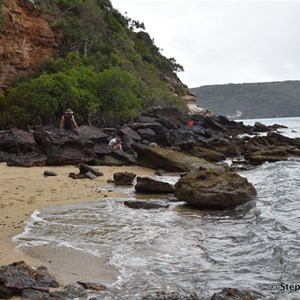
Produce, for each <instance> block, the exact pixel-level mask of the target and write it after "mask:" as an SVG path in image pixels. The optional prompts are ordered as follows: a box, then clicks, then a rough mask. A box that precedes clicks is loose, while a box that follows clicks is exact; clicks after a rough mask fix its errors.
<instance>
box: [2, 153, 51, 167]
mask: <svg viewBox="0 0 300 300" xmlns="http://www.w3.org/2000/svg"><path fill="white" fill-rule="evenodd" d="M46 163H47V156H46V155H45V154H42V153H26V154H25V155H15V156H13V157H11V158H9V159H8V160H7V165H8V166H10V167H11V166H16V167H33V166H38V167H42V166H45V165H46Z"/></svg>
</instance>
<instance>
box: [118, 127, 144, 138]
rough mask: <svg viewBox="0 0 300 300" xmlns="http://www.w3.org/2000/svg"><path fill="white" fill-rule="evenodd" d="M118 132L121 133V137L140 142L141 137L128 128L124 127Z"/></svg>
mask: <svg viewBox="0 0 300 300" xmlns="http://www.w3.org/2000/svg"><path fill="white" fill-rule="evenodd" d="M120 132H122V134H123V136H126V135H127V136H129V137H130V138H131V139H133V140H135V141H141V140H142V139H141V137H140V135H139V134H138V133H137V132H136V131H134V130H132V129H131V128H130V127H124V128H122V129H120Z"/></svg>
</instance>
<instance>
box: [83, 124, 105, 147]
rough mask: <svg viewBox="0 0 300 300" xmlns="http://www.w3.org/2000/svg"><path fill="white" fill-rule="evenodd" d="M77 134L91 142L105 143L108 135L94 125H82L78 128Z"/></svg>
mask: <svg viewBox="0 0 300 300" xmlns="http://www.w3.org/2000/svg"><path fill="white" fill-rule="evenodd" d="M79 129H80V130H79V136H80V137H83V138H85V139H89V140H91V141H92V142H93V143H96V144H97V143H107V142H108V139H109V137H108V135H107V134H106V133H104V130H103V129H99V128H97V127H94V126H87V125H82V126H80V128H79Z"/></svg>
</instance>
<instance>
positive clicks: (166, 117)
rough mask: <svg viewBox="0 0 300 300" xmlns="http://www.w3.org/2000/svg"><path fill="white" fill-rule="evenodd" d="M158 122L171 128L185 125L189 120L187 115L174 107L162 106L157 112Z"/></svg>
mask: <svg viewBox="0 0 300 300" xmlns="http://www.w3.org/2000/svg"><path fill="white" fill-rule="evenodd" d="M157 117H158V119H159V123H161V124H162V125H163V126H165V127H167V128H169V129H172V128H179V127H180V126H182V125H186V124H187V122H188V121H189V116H188V115H186V114H184V113H182V112H181V111H179V110H178V109H177V108H174V107H163V108H161V109H160V110H159V111H158V112H157Z"/></svg>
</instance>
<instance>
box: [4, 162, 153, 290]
mask: <svg viewBox="0 0 300 300" xmlns="http://www.w3.org/2000/svg"><path fill="white" fill-rule="evenodd" d="M96 168H97V169H99V170H100V171H102V172H103V174H104V175H103V176H100V177H97V178H96V179H95V180H90V179H72V178H70V177H68V175H69V173H71V172H74V173H79V169H78V168H77V167H75V166H45V167H31V168H21V167H8V166H7V165H6V163H0V178H1V182H2V184H1V187H0V208H1V215H0V230H1V235H0V243H1V248H0V266H3V265H8V264H11V263H13V262H16V261H21V260H23V261H25V262H26V263H27V264H28V265H30V266H32V267H38V266H41V265H44V266H46V267H47V268H48V270H49V273H50V274H52V275H54V276H55V277H56V279H57V280H58V282H59V283H60V285H66V284H72V283H73V284H74V283H75V282H74V280H76V279H77V280H79V279H80V280H90V281H91V280H93V278H94V279H96V278H97V277H99V274H102V275H103V280H102V282H103V281H107V282H110V281H111V280H112V277H115V276H116V271H115V270H113V269H112V270H105V269H103V267H102V268H101V263H100V264H99V262H98V264H97V265H98V266H99V267H98V268H93V271H92V270H88V271H86V270H85V268H84V266H85V263H86V260H87V259H88V260H89V261H90V262H91V263H92V264H93V262H94V261H95V259H96V258H95V259H94V260H93V258H92V257H88V258H87V256H84V255H81V254H80V253H77V254H76V251H72V250H70V249H67V248H66V249H62V248H61V249H57V247H56V248H51V247H40V249H39V250H38V251H26V252H23V250H21V249H18V248H17V245H16V244H15V243H14V242H13V240H12V238H13V237H14V236H16V235H19V234H21V233H22V232H23V231H24V228H25V224H24V221H26V220H27V219H29V218H30V216H31V214H32V213H33V212H34V211H35V210H38V209H42V208H46V207H51V206H60V205H66V204H76V203H83V202H89V201H92V200H99V199H104V198H106V197H108V196H109V197H120V196H121V197H125V196H124V195H122V194H119V193H115V192H113V191H103V190H101V191H100V190H99V186H101V185H104V184H107V180H108V179H113V174H114V173H116V172H125V171H127V172H133V173H135V174H137V175H153V174H154V172H155V170H153V169H148V168H144V167H139V166H122V167H115V166H96ZM45 170H51V171H54V172H56V173H57V174H58V175H57V176H48V177H45V176H44V175H43V174H44V171H45ZM43 248H44V249H43ZM47 251H48V252H47ZM71 252H72V253H71ZM31 255H34V257H33V256H31ZM67 258H69V259H72V260H73V261H76V262H77V266H76V268H75V267H74V265H73V266H68V263H67V262H68V259H67Z"/></svg>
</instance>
